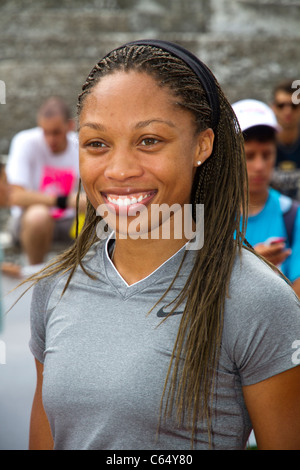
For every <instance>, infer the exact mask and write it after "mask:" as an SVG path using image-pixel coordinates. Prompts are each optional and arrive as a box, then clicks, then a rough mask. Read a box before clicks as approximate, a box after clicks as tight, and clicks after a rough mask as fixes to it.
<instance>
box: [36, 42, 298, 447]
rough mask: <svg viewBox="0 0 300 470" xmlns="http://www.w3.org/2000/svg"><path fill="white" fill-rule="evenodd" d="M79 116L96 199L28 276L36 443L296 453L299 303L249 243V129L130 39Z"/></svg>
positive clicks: (189, 77) (166, 49) (200, 68)
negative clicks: (76, 230) (252, 444)
mask: <svg viewBox="0 0 300 470" xmlns="http://www.w3.org/2000/svg"><path fill="white" fill-rule="evenodd" d="M78 117H79V146H80V172H81V180H82V184H83V187H84V189H85V192H86V194H87V197H88V201H89V202H88V206H87V210H86V216H85V224H84V226H83V229H82V231H81V232H80V234H79V235H78V237H77V239H76V241H75V243H74V246H73V247H72V248H71V249H70V250H68V251H67V252H65V253H64V254H62V255H61V256H60V257H59V258H58V259H57V260H56V261H55V262H54V263H53V264H52V265H51V266H49V267H48V268H47V269H46V270H45V271H44V272H42V273H41V274H39V275H38V276H36V277H35V278H34V280H35V283H36V286H35V288H34V293H33V300H32V312H31V321H32V337H31V341H30V347H31V350H32V352H33V354H34V356H35V358H36V365H37V389H36V393H35V397H34V402H33V408H32V418H31V432H30V448H31V449H47V448H54V449H131V450H132V449H151V450H153V449H168V450H170V449H177V450H183V449H190V448H191V447H192V448H194V449H210V448H212V449H243V448H245V445H246V442H247V439H248V436H249V433H250V431H251V429H252V427H254V430H255V434H256V438H257V442H258V446H259V447H260V448H262V449H279V448H282V449H283V448H284V449H287V448H289V449H295V448H299V445H300V441H299V435H300V432H299V431H300V424H299V423H300V405H299V391H300V390H299V383H300V380H299V379H300V370H299V367H296V366H297V364H299V362H300V361H299V339H300V338H299V326H300V316H299V303H298V299H297V297H296V296H295V294H294V292H293V291H292V289H291V288H290V286H289V285H288V284H287V283H286V282H285V280H283V279H281V277H280V275H279V273H275V272H274V270H273V269H272V268H271V267H270V266H268V265H267V264H266V263H265V262H264V261H262V260H261V259H260V258H258V256H256V255H255V254H254V253H253V250H252V249H251V248H247V247H246V246H245V247H244V245H245V241H244V228H243V230H240V212H241V209H242V213H243V214H245V215H246V212H247V210H246V208H247V197H246V193H247V178H246V167H245V161H244V156H243V142H242V134H241V131H240V129H239V126H238V124H237V119H236V117H235V114H234V113H233V111H232V108H231V106H230V105H229V103H228V102H227V100H226V98H225V96H224V94H223V93H222V91H221V89H220V87H219V85H218V83H217V81H216V79H215V78H214V76H213V75H212V73H211V72H210V71H209V70H208V68H207V67H206V66H205V65H204V64H203V63H201V62H200V61H199V60H198V59H197V58H196V57H194V56H193V55H192V54H191V53H190V52H188V51H186V50H185V49H183V48H181V47H180V46H177V45H175V44H170V43H166V42H163V41H136V42H133V43H130V44H126V45H124V46H122V47H120V48H117V49H115V50H114V51H112V52H111V53H110V54H108V55H107V56H106V57H104V58H103V59H101V60H100V61H99V62H98V63H97V64H96V65H95V67H94V68H93V70H92V71H91V73H90V74H89V76H88V78H87V80H86V82H85V84H84V85H83V90H82V93H81V94H80V96H79V101H78ZM203 206H204V220H203V217H201V211H200V210H199V208H201V207H203ZM162 207H163V208H167V209H169V212H168V211H165V212H164V211H160V210H158V209H160V208H162ZM190 207H191V208H192V215H193V217H192V218H191V217H189V216H188V213H189V212H188V211H186V210H185V209H186V208H188V209H189V208H190ZM199 214H200V216H199ZM106 224H107V225H108V229H109V230H108V232H109V234H107V231H106V228H107V227H106ZM187 225H189V226H190V227H189V228H190V230H185V228H186V226H187ZM166 228H167V229H168V230H165V229H166ZM180 228H181V229H182V230H181V231H180V230H179V229H180ZM203 229H204V241H203V240H202V242H201V241H200V243H198V244H197V243H194V242H195V240H196V239H197V235H198V234H199V233H200V232H201V231H203ZM179 232H181V235H180V233H179ZM191 233H192V234H194V235H195V234H196V235H195V236H194V238H193V236H191ZM166 234H167V235H166ZM178 234H179V235H178ZM105 236H106V238H105Z"/></svg>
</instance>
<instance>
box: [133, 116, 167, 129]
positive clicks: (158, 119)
mask: <svg viewBox="0 0 300 470" xmlns="http://www.w3.org/2000/svg"><path fill="white" fill-rule="evenodd" d="M153 122H159V123H162V124H167V125H168V126H170V127H176V126H175V124H174V123H173V122H172V121H166V120H164V119H160V118H154V119H148V120H147V121H140V122H138V123H137V124H136V125H135V126H134V127H135V129H140V128H142V127H147V126H149V125H150V124H152V123H153Z"/></svg>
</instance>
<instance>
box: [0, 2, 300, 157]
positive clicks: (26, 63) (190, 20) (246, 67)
mask: <svg viewBox="0 0 300 470" xmlns="http://www.w3.org/2000/svg"><path fill="white" fill-rule="evenodd" d="M299 21H300V0H210V1H209V0H1V1H0V80H1V81H2V82H4V83H5V85H6V100H5V104H0V154H7V153H8V149H9V143H10V140H11V138H12V136H13V135H14V134H15V133H16V132H17V131H19V130H21V129H24V128H29V127H32V126H34V125H35V117H36V110H37V108H38V106H39V104H40V103H41V101H43V99H44V98H46V97H47V96H49V95H51V94H59V95H62V96H64V97H65V99H66V100H67V101H68V103H69V104H70V105H71V107H72V110H73V112H74V115H75V111H76V99H77V95H78V93H79V92H80V89H81V85H82V83H83V81H84V80H85V77H86V75H87V74H88V72H89V70H90V69H91V67H92V66H93V65H94V63H95V62H96V60H97V58H99V57H101V56H102V55H104V54H105V53H107V52H108V51H109V50H111V49H113V48H114V47H115V46H117V45H119V44H122V43H124V42H126V41H128V40H133V39H140V38H145V37H148V38H149V37H152V38H155V37H160V38H163V39H167V40H171V41H175V42H178V43H180V44H182V45H184V46H186V47H188V48H189V49H191V50H192V51H193V52H194V53H196V54H197V55H198V56H199V57H201V59H202V60H203V61H204V62H206V63H207V64H208V65H209V66H210V67H211V68H212V70H213V71H214V73H215V75H216V76H217V78H218V79H219V81H220V82H221V84H222V85H223V87H224V89H225V90H226V92H227V95H228V98H229V99H230V100H231V101H235V100H237V99H240V98H245V97H255V98H258V99H263V100H269V98H270V92H271V89H272V86H273V84H274V83H275V82H277V81H278V80H280V79H281V78H282V77H284V76H286V75H287V76H292V77H295V78H296V79H300V70H299V63H300V48H299V36H300V29H299V24H300V23H299Z"/></svg>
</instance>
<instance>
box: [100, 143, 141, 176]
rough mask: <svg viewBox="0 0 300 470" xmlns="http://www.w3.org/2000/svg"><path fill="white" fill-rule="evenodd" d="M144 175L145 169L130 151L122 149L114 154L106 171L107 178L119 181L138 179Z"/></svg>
mask: <svg viewBox="0 0 300 470" xmlns="http://www.w3.org/2000/svg"><path fill="white" fill-rule="evenodd" d="M142 174H143V169H142V166H141V164H140V162H139V161H138V159H137V158H136V156H135V155H133V152H132V151H130V150H129V149H127V150H125V149H120V150H115V151H114V152H112V154H111V156H110V159H109V161H108V164H107V166H106V168H105V171H104V176H105V177H106V178H108V179H114V180H119V181H124V180H126V179H128V178H133V177H138V176H141V175H142Z"/></svg>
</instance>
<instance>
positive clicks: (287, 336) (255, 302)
mask: <svg viewBox="0 0 300 470" xmlns="http://www.w3.org/2000/svg"><path fill="white" fill-rule="evenodd" d="M252 256H254V255H252ZM238 299H239V300H238ZM233 300H234V302H233ZM230 305H231V312H229V314H228V315H227V319H226V322H225V324H224V330H225V338H226V350H227V353H228V356H229V357H230V359H231V361H232V362H233V363H234V365H235V368H236V370H237V371H238V373H239V375H240V378H241V382H242V385H251V384H254V383H256V382H260V381H262V380H265V379H267V378H269V377H271V376H273V375H276V374H279V373H281V372H284V371H285V370H288V369H290V368H292V367H294V366H296V365H298V364H299V361H297V360H295V357H296V355H295V345H296V344H298V342H299V344H300V303H299V299H298V297H297V296H296V294H295V293H294V291H293V289H292V288H291V287H290V286H289V285H288V284H287V283H286V282H285V281H284V280H283V279H281V278H280V276H279V275H278V274H276V273H274V272H273V271H272V269H271V268H269V267H268V266H267V265H265V263H263V262H262V261H260V260H257V261H255V263H253V261H252V262H251V263H250V264H247V263H246V266H245V267H244V269H243V270H242V269H241V270H240V272H239V279H238V278H236V279H235V282H234V286H233V287H232V289H231V300H230V301H229V306H230Z"/></svg>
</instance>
